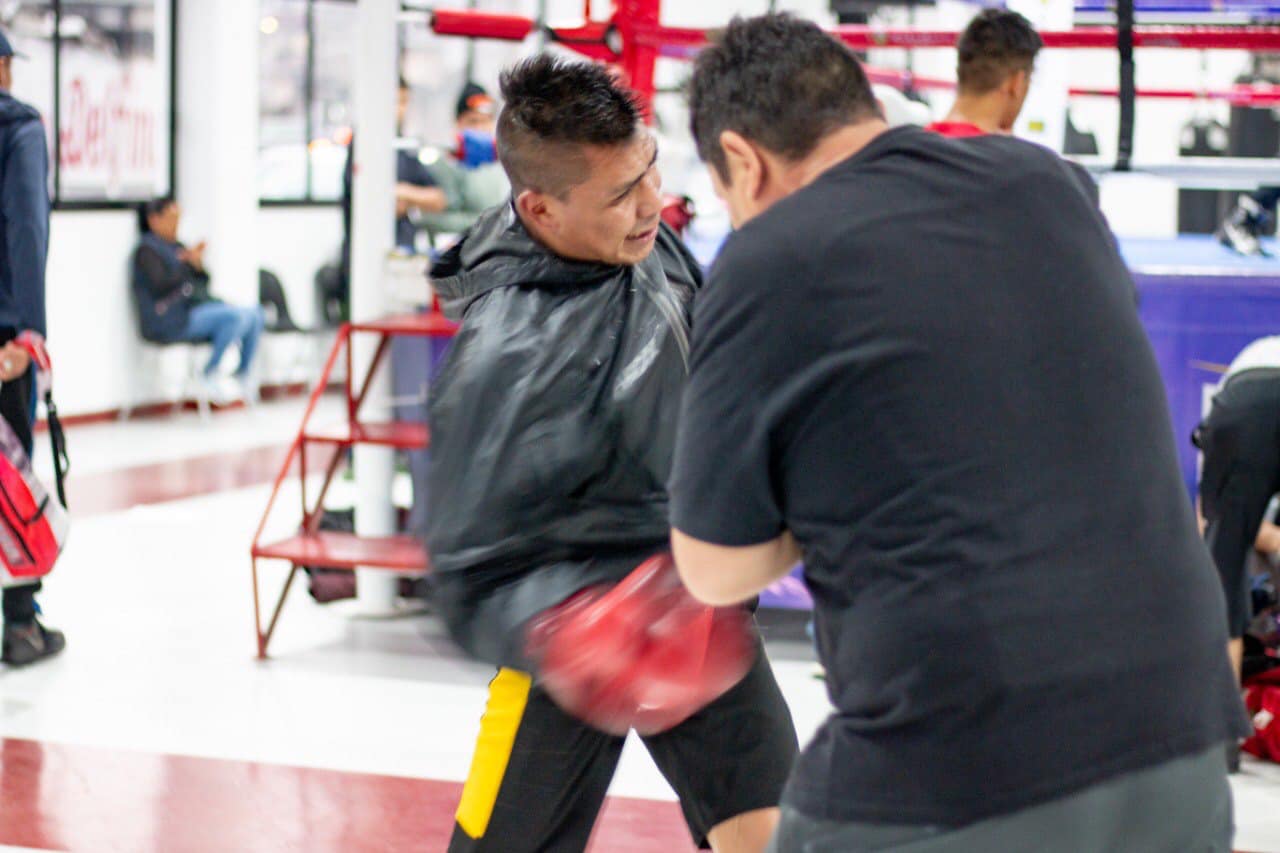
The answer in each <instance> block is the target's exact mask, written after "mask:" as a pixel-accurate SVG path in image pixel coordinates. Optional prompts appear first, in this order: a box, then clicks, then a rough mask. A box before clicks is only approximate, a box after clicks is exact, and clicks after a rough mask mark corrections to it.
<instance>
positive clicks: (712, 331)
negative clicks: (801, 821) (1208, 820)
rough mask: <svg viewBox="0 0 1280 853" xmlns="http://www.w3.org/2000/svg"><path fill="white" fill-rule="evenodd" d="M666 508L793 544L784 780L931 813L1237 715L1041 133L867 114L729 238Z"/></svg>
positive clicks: (1107, 316)
mask: <svg viewBox="0 0 1280 853" xmlns="http://www.w3.org/2000/svg"><path fill="white" fill-rule="evenodd" d="M680 429H681V432H680V439H679V442H678V445H677V451H676V463H675V470H674V474H673V479H672V485H671V491H672V501H673V510H672V512H673V524H674V526H675V527H677V528H679V529H680V530H682V531H684V532H685V533H688V534H690V535H691V536H694V537H696V538H698V539H701V540H704V541H709V542H713V543H717V544H721V545H729V546H743V545H751V544H757V543H761V542H766V541H769V540H771V539H773V538H775V537H777V536H778V535H779V534H780V533H781V532H782V531H783V530H784V529H789V530H791V531H792V533H793V534H794V535H795V537H796V539H797V540H798V541H799V542H800V544H801V546H802V547H803V550H804V560H805V575H806V579H807V581H808V584H809V587H810V589H811V591H812V592H813V596H814V601H815V609H816V621H817V639H818V648H819V652H820V655H821V658H822V661H823V663H824V664H826V666H827V669H828V681H827V684H828V690H829V693H830V698H831V701H832V703H833V704H834V706H835V709H836V710H835V713H834V714H833V716H831V718H830V719H829V720H828V721H827V723H826V724H825V725H824V726H823V727H822V729H821V730H820V732H819V733H818V735H817V736H816V738H815V739H814V741H813V742H812V743H811V744H810V745H809V746H808V748H807V749H806V750H805V752H804V754H803V756H802V757H801V759H800V761H799V763H798V765H797V768H796V771H795V773H794V775H793V777H792V781H791V784H790V786H789V788H788V793H787V797H786V801H787V802H788V803H789V804H791V805H792V806H794V807H796V808H798V809H800V810H801V811H803V812H805V813H807V814H809V815H812V816H814V817H818V818H824V819H832V820H844V821H870V822H882V823H909V824H943V825H961V824H965V823H968V822H972V821H975V820H978V819H981V818H983V817H986V816H990V815H995V814H1002V813H1008V812H1011V811H1014V810H1016V809H1018V808H1021V807H1024V806H1028V805H1031V804H1034V803H1037V802H1042V801H1047V800H1050V799H1053V798H1056V797H1059V796H1064V795H1066V794H1068V793H1070V792H1072V791H1074V790H1077V789H1080V788H1083V787H1086V786H1088V785H1090V784H1093V783H1097V782H1101V781H1103V780H1105V779H1108V778H1110V777H1113V776H1116V775H1119V774H1121V773H1124V772H1127V771H1130V770H1136V769H1139V768H1143V767H1146V766H1151V765H1155V764H1158V763H1160V762H1163V761H1165V760H1169V759H1172V758H1174V757H1178V756H1181V755H1185V754H1188V753H1191V752H1193V751H1196V750H1200V749H1202V748H1207V747H1209V746H1211V745H1213V744H1215V743H1220V742H1223V741H1226V740H1227V739H1229V738H1232V737H1235V736H1237V735H1241V734H1244V733H1245V732H1246V731H1247V730H1246V729H1245V728H1244V724H1245V720H1244V715H1243V710H1242V707H1241V703H1240V699H1239V696H1238V694H1237V692H1236V690H1235V687H1234V682H1233V678H1232V675H1231V672H1230V670H1229V667H1228V664H1227V659H1226V655H1225V654H1224V650H1225V647H1226V642H1227V637H1226V633H1225V631H1224V627H1223V626H1224V620H1223V598H1222V592H1221V590H1220V588H1219V584H1218V581H1217V579H1216V575H1215V574H1214V570H1213V566H1212V564H1211V562H1210V560H1209V557H1208V554H1207V552H1206V551H1205V548H1204V545H1203V544H1202V543H1201V541H1200V538H1199V536H1198V534H1197V530H1196V525H1195V521H1194V519H1193V516H1192V512H1191V508H1190V505H1189V502H1188V500H1187V495H1186V492H1185V491H1184V489H1183V486H1182V483H1181V478H1180V476H1179V472H1178V465H1177V460H1176V457H1175V453H1174V443H1173V433H1172V430H1171V427H1170V422H1169V415H1168V410H1167V408H1166V403H1165V396H1164V392H1163V388H1162V386H1161V384H1160V377H1159V374H1158V373H1157V371H1156V365H1155V361H1154V359H1153V356H1152V353H1151V349H1150V347H1149V345H1148V343H1147V339H1146V337H1145V334H1144V332H1143V329H1142V326H1141V325H1140V323H1139V321H1138V316H1137V313H1136V311H1135V309H1134V304H1133V298H1132V282H1131V280H1130V277H1129V274H1128V272H1127V270H1126V268H1125V266H1124V264H1123V262H1122V261H1121V259H1120V257H1119V255H1118V253H1117V251H1116V247H1115V243H1114V241H1113V239H1112V237H1111V235H1110V232H1109V231H1108V229H1107V225H1106V222H1105V221H1104V219H1103V217H1102V215H1101V213H1100V212H1099V211H1098V209H1097V207H1096V206H1095V205H1094V203H1093V200H1092V198H1091V195H1090V192H1089V189H1088V177H1087V176H1086V175H1084V174H1083V173H1082V172H1080V171H1078V170H1077V169H1076V168H1075V167H1073V166H1071V165H1069V164H1067V163H1066V162H1065V161H1063V160H1062V159H1061V158H1059V157H1058V156H1057V155H1055V154H1054V153H1052V152H1050V151H1048V150H1046V149H1042V148H1040V147H1038V146H1034V145H1031V144H1029V143H1025V142H1020V141H1018V140H1015V139H1012V138H1007V137H998V136H989V137H983V138H976V139H966V140H951V139H945V138H943V137H941V136H937V135H934V134H928V133H925V132H923V131H920V130H917V129H913V128H906V129H899V130H894V131H889V132H887V133H885V134H884V135H882V136H881V137H879V138H877V139H876V140H875V141H873V142H872V143H871V144H870V145H869V146H868V147H866V148H865V149H863V150H862V151H861V152H859V153H858V154H857V155H855V156H854V157H852V158H851V159H849V160H847V161H845V162H843V163H841V164H839V165H837V166H836V167H834V168H833V169H831V170H830V171H829V172H827V173H826V174H824V175H823V176H821V177H820V178H819V179H818V180H817V181H816V182H815V183H813V184H812V185H810V186H809V187H807V188H805V189H803V190H801V191H800V192H798V193H796V194H794V195H793V196H791V197H789V198H787V199H785V200H784V201H782V202H780V203H778V204H777V205H775V206H774V207H773V208H772V209H770V210H769V211H768V212H766V213H765V214H763V215H761V216H760V217H758V218H756V219H755V220H753V221H752V222H750V223H749V224H748V225H747V226H746V227H744V228H743V229H742V230H740V231H739V232H737V233H736V234H734V235H733V236H732V237H731V238H730V239H729V241H728V243H727V244H726V245H725V248H724V250H723V252H722V253H721V255H720V258H719V259H718V260H717V261H716V264H715V266H714V267H713V269H712V271H711V274H710V278H709V280H708V283H707V285H706V288H705V290H704V291H703V292H702V293H701V294H700V295H699V298H698V301H697V303H696V305H695V312H694V330H693V350H692V355H691V376H690V384H689V387H688V389H687V390H686V393H685V398H684V409H683V416H682V422H681V427H680Z"/></svg>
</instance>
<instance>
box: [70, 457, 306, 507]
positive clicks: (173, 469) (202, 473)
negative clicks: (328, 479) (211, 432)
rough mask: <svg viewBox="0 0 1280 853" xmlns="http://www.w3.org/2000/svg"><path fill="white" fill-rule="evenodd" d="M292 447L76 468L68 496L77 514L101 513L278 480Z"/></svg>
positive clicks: (71, 478)
mask: <svg viewBox="0 0 1280 853" xmlns="http://www.w3.org/2000/svg"><path fill="white" fill-rule="evenodd" d="M287 451H288V448H287V447H283V446H280V445H272V446H270V447H256V448H252V449H249V450H236V451H232V452H226V453H210V454H207V455H205V456H194V457H190V458H188V459H177V460H174V461H172V462H159V463H155V464H152V465H137V466H134V467H132V468H120V469H117V470H114V471H101V472H98V473H94V474H85V475H83V476H79V475H76V474H75V472H74V470H73V471H72V475H71V477H70V479H69V480H68V481H67V501H68V503H70V505H71V510H72V512H73V513H74V514H75V515H77V516H87V515H101V514H103V513H108V512H118V511H120V510H125V509H129V508H130V507H134V506H141V505H144V504H158V503H165V502H166V501H176V500H182V499H183V498H190V497H196V496H198V495H208V494H213V493H215V492H223V491H230V490H232V489H243V488H247V487H249V486H258V485H262V484H263V483H270V482H272V481H273V480H274V479H275V477H276V474H278V473H280V466H281V465H282V464H284V457H285V453H286V452H287Z"/></svg>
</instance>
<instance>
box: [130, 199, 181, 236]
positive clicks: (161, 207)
mask: <svg viewBox="0 0 1280 853" xmlns="http://www.w3.org/2000/svg"><path fill="white" fill-rule="evenodd" d="M176 202H177V199H175V198H174V197H173V196H171V195H162V196H159V197H157V198H153V199H151V201H144V202H143V203H142V204H140V205H138V230H139V231H141V232H142V233H143V234H150V233H151V223H150V221H149V220H150V219H151V217H153V216H159V215H160V214H161V213H164V212H165V211H166V210H168V209H169V207H170V206H171V205H173V204H175V203H176Z"/></svg>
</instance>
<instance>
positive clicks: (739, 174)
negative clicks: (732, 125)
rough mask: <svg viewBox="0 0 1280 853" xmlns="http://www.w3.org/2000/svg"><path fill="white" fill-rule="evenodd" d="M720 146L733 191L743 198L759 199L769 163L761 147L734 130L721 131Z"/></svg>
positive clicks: (762, 191)
mask: <svg viewBox="0 0 1280 853" xmlns="http://www.w3.org/2000/svg"><path fill="white" fill-rule="evenodd" d="M720 148H721V149H722V150H723V151H724V159H725V164H726V166H727V168H728V172H729V186H730V187H731V188H732V191H733V192H734V193H735V194H738V195H739V196H740V197H742V198H748V199H758V198H759V197H760V196H761V195H762V194H763V193H764V184H765V177H766V175H767V172H768V164H767V163H766V162H765V160H764V158H763V157H762V156H761V155H760V151H759V149H757V148H756V146H754V145H752V144H751V143H750V142H749V141H747V139H746V137H744V136H743V135H742V134H740V133H737V132H736V131H732V130H726V131H722V132H721V134H720Z"/></svg>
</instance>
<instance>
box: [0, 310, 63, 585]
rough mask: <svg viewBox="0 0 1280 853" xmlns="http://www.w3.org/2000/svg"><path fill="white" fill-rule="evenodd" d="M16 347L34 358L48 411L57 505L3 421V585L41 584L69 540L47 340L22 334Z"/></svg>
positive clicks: (0, 576)
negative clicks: (46, 348) (46, 347)
mask: <svg viewBox="0 0 1280 853" xmlns="http://www.w3.org/2000/svg"><path fill="white" fill-rule="evenodd" d="M17 343H18V344H19V345H20V346H21V347H22V348H23V349H25V350H26V351H27V352H28V353H29V354H30V355H31V363H32V365H33V366H34V367H35V369H36V387H37V389H38V391H39V394H40V396H41V397H43V398H44V401H45V405H46V406H47V407H48V419H49V436H50V438H51V440H52V443H53V460H54V463H53V468H54V474H55V477H56V480H57V489H58V500H54V499H53V498H52V497H50V495H49V492H48V490H47V489H45V487H44V484H43V483H41V482H40V481H39V480H38V479H37V478H36V475H35V472H33V471H32V470H31V459H30V458H28V456H27V452H26V450H25V449H23V447H22V442H21V441H19V440H18V436H17V435H16V434H15V433H14V431H13V428H12V427H11V426H9V422H8V421H6V420H5V419H4V418H0V586H16V585H19V584H23V583H32V582H34V581H37V580H39V579H40V578H42V577H44V576H45V575H47V574H49V572H50V571H52V570H53V564H54V563H55V562H56V561H57V559H58V555H59V554H60V553H61V552H62V546H63V543H65V542H66V539H67V530H68V528H69V527H70V520H69V519H68V517H67V510H66V503H67V500H66V495H65V493H64V490H63V478H64V477H65V476H66V472H67V453H66V443H65V441H64V439H63V434H62V424H61V422H60V421H59V420H58V410H57V407H55V406H54V405H53V393H52V390H51V386H52V382H53V368H52V365H51V364H50V362H49V354H48V352H46V351H45V347H44V340H43V339H42V338H41V337H40V336H39V335H37V334H35V333H34V332H24V333H22V334H21V335H19V336H18V339H17Z"/></svg>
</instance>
